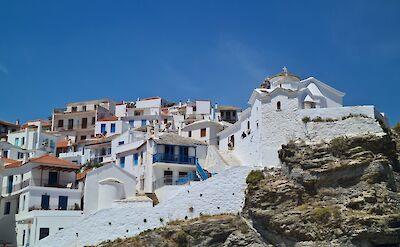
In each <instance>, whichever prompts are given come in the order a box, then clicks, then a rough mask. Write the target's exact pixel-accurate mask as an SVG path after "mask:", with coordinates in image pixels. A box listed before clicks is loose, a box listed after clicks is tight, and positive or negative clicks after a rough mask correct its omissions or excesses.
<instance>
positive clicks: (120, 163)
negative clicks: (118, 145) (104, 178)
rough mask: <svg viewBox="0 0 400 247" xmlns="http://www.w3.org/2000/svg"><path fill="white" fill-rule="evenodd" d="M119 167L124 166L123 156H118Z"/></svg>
mask: <svg viewBox="0 0 400 247" xmlns="http://www.w3.org/2000/svg"><path fill="white" fill-rule="evenodd" d="M119 167H121V168H125V157H120V158H119Z"/></svg>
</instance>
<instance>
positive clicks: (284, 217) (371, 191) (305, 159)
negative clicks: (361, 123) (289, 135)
mask: <svg viewBox="0 0 400 247" xmlns="http://www.w3.org/2000/svg"><path fill="white" fill-rule="evenodd" d="M280 158H281V160H282V164H283V165H282V169H281V170H266V171H264V174H263V178H262V179H259V181H256V182H254V181H253V183H250V184H249V187H248V193H247V195H246V204H245V208H244V215H245V217H247V218H249V219H251V221H252V222H253V225H254V227H255V228H256V229H257V231H258V232H259V233H260V234H261V235H262V237H263V238H264V240H265V241H267V242H269V243H272V244H273V245H280V246H332V245H333V246H391V245H393V246H397V245H399V244H400V194H399V192H398V188H400V187H399V182H400V175H399V173H398V167H399V165H398V160H397V153H396V146H395V143H394V142H393V141H392V139H391V138H390V137H388V136H383V137H377V136H364V137H356V138H337V139H334V140H332V142H330V143H321V144H316V145H306V144H304V143H301V142H299V143H290V144H288V145H285V146H283V147H282V150H281V151H280Z"/></svg>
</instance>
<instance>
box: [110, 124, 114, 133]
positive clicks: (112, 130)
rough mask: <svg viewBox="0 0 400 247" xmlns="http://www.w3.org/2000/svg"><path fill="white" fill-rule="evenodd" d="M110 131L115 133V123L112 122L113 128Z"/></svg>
mask: <svg viewBox="0 0 400 247" xmlns="http://www.w3.org/2000/svg"><path fill="white" fill-rule="evenodd" d="M110 132H111V133H115V123H112V124H111V130H110Z"/></svg>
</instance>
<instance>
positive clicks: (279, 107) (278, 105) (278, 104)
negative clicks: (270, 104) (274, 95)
mask: <svg viewBox="0 0 400 247" xmlns="http://www.w3.org/2000/svg"><path fill="white" fill-rule="evenodd" d="M276 110H277V111H280V110H281V102H280V101H278V102H276Z"/></svg>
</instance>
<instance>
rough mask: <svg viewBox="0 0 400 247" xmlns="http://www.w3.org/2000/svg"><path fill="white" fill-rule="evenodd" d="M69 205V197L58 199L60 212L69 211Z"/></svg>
mask: <svg viewBox="0 0 400 247" xmlns="http://www.w3.org/2000/svg"><path fill="white" fill-rule="evenodd" d="M67 205H68V196H59V197H58V209H59V210H67Z"/></svg>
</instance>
